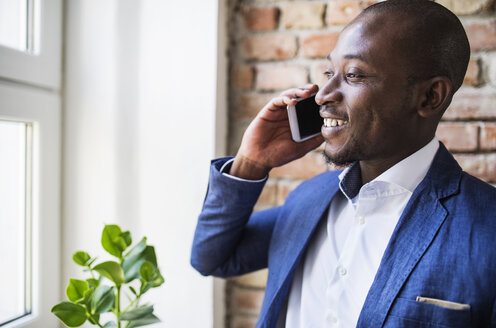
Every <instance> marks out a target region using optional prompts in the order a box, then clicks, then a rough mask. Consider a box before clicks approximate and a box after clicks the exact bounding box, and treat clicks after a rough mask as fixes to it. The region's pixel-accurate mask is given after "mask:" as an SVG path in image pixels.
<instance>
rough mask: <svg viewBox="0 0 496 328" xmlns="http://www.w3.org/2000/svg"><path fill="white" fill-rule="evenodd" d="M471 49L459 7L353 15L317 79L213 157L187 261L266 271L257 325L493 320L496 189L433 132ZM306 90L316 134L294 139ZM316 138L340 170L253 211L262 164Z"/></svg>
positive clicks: (399, 2) (300, 151)
mask: <svg viewBox="0 0 496 328" xmlns="http://www.w3.org/2000/svg"><path fill="white" fill-rule="evenodd" d="M469 56H470V51H469V44H468V40H467V37H466V34H465V32H464V30H463V27H462V25H461V23H460V22H459V20H458V18H457V17H456V16H455V15H454V14H453V13H451V12H450V11H448V10H447V9H445V8H444V7H442V6H440V5H438V4H436V3H434V2H431V1H422V0H419V1H411V0H409V1H404V0H390V1H386V2H381V3H378V4H376V5H373V6H371V7H369V8H368V9H367V10H365V11H364V12H363V13H361V14H360V15H359V16H358V17H357V18H356V19H355V20H354V21H353V22H352V23H350V24H349V25H348V26H347V27H346V28H345V29H344V30H343V32H342V33H341V35H340V38H339V40H338V43H337V45H336V47H335V49H334V50H333V51H332V53H331V54H330V55H329V69H328V70H327V71H326V74H327V76H328V78H329V80H328V82H327V83H326V84H325V86H323V87H322V89H321V90H320V91H318V88H317V86H315V85H308V86H305V87H303V88H300V89H291V90H288V91H285V92H283V93H282V95H281V96H280V97H277V98H275V99H273V100H272V101H270V102H269V103H268V104H267V105H266V106H265V107H264V108H263V109H262V110H261V111H260V113H259V114H258V115H257V117H256V118H255V119H254V120H253V122H252V123H251V124H250V126H249V127H248V129H247V131H246V132H245V135H244V137H243V140H242V144H241V146H240V149H239V151H238V154H237V155H236V157H235V158H234V160H232V159H228V158H224V159H219V160H216V161H213V163H212V167H211V178H210V183H209V189H208V192H207V196H206V199H205V203H204V207H203V210H202V213H201V215H200V218H199V222H198V226H197V230H196V233H195V240H194V244H193V251H192V257H191V262H192V265H193V266H194V267H195V268H196V269H197V270H198V271H200V272H201V273H202V274H205V275H215V276H220V277H228V276H232V275H239V274H243V273H247V272H250V271H254V270H258V269H261V268H264V267H268V268H269V276H268V281H267V288H266V293H265V298H264V303H263V306H262V310H261V314H260V318H259V322H258V325H257V326H259V327H353V326H359V327H383V326H384V327H489V326H494V327H496V307H495V306H496V305H495V304H496V303H495V300H496V238H495V236H496V214H495V213H496V190H495V188H493V187H491V186H490V185H488V184H485V183H484V182H482V181H480V180H477V179H476V178H474V177H472V176H470V175H468V174H467V173H465V172H462V170H461V169H460V167H459V166H458V164H457V163H456V161H455V160H454V159H453V157H452V156H451V155H450V154H449V153H448V151H447V150H446V148H445V147H444V146H443V145H442V144H440V143H439V142H438V141H437V140H436V138H435V131H436V128H437V125H438V123H439V121H440V119H441V116H442V115H443V113H444V111H445V110H446V108H447V107H448V105H449V104H450V102H451V99H452V97H453V94H454V93H455V91H456V90H457V89H458V88H459V87H460V85H461V84H462V81H463V77H464V74H465V71H466V68H467V64H468V60H469ZM317 91H318V93H317V95H316V101H317V103H318V104H319V105H320V106H321V110H320V114H321V116H322V117H323V123H324V125H323V127H322V136H318V137H315V138H313V139H311V140H308V141H305V142H302V143H295V142H293V141H291V137H290V135H291V134H290V131H289V127H288V123H287V114H286V106H287V105H294V104H295V103H296V101H297V100H296V99H297V98H305V97H308V96H310V95H311V94H313V93H315V92H317ZM323 140H325V150H324V153H325V156H326V157H327V158H328V159H329V161H331V162H334V163H338V164H341V165H344V164H349V166H348V167H347V169H346V170H344V171H343V172H327V173H324V174H321V175H319V176H317V177H315V178H313V179H310V180H308V181H306V182H305V183H303V184H301V185H300V186H299V187H298V188H297V189H296V190H295V191H293V192H292V193H291V194H290V195H289V196H288V198H287V199H286V202H285V204H284V205H283V206H281V207H277V208H273V209H269V210H266V211H261V212H256V213H252V210H253V206H254V204H255V202H256V200H257V198H258V196H259V195H260V192H261V190H262V188H263V184H264V182H265V180H266V177H267V174H268V173H269V171H270V169H271V168H273V167H276V166H280V165H283V164H285V163H287V162H290V161H292V160H294V159H297V158H299V157H301V156H303V155H304V154H305V153H307V152H308V151H310V150H312V149H314V148H315V147H317V146H318V145H320V144H321V143H322V141H323Z"/></svg>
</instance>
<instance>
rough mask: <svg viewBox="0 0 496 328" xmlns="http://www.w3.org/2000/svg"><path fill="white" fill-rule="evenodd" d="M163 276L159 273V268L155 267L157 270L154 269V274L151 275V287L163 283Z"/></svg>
mask: <svg viewBox="0 0 496 328" xmlns="http://www.w3.org/2000/svg"><path fill="white" fill-rule="evenodd" d="M164 281H165V280H164V277H162V274H161V273H160V270H158V269H157V271H155V275H154V277H153V280H152V287H154V288H155V287H159V286H161V285H162V284H163V283H164Z"/></svg>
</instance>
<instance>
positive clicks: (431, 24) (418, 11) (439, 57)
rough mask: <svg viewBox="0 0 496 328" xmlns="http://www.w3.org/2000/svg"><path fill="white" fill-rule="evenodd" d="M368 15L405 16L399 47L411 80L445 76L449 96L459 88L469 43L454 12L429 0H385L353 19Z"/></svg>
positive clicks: (467, 57)
mask: <svg viewBox="0 0 496 328" xmlns="http://www.w3.org/2000/svg"><path fill="white" fill-rule="evenodd" d="M369 14H374V15H375V14H379V15H386V17H387V16H390V15H395V16H399V17H401V18H404V19H403V20H402V22H404V23H405V24H404V25H403V24H402V25H403V28H404V29H405V33H402V36H401V38H402V39H401V40H400V41H401V42H399V44H398V46H400V47H403V48H404V49H403V50H404V52H405V55H406V57H407V59H408V60H409V64H410V65H411V69H412V76H411V79H412V80H417V81H418V80H424V79H429V78H431V77H435V76H445V77H447V78H448V79H449V80H450V81H451V83H452V85H453V90H452V94H451V95H453V93H455V91H456V90H458V89H459V88H460V86H461V85H462V83H463V79H464V77H465V73H466V71H467V67H468V62H469V60H470V44H469V41H468V38H467V34H466V32H465V30H464V28H463V25H462V23H461V22H460V20H459V19H458V17H457V16H456V15H455V14H454V13H452V12H451V11H450V10H448V9H447V8H445V7H443V6H442V5H440V4H438V3H435V2H433V1H429V0H388V1H384V2H379V3H376V4H374V5H372V6H370V7H368V8H367V9H365V10H364V11H363V12H362V13H361V14H360V15H359V16H358V17H357V18H356V20H360V18H362V17H364V16H367V15H369ZM387 28H392V29H394V28H398V27H397V26H389V27H387Z"/></svg>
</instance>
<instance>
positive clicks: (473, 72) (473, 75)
mask: <svg viewBox="0 0 496 328" xmlns="http://www.w3.org/2000/svg"><path fill="white" fill-rule="evenodd" d="M463 84H465V85H474V86H476V85H479V84H480V61H479V59H477V58H471V59H470V61H469V63H468V68H467V73H466V74H465V78H464V79H463Z"/></svg>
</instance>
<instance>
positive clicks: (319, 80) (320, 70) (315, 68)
mask: <svg viewBox="0 0 496 328" xmlns="http://www.w3.org/2000/svg"><path fill="white" fill-rule="evenodd" d="M328 67H329V63H328V62H327V61H319V62H316V63H313V64H312V66H311V67H310V82H311V83H314V84H317V85H318V86H319V88H322V87H323V86H324V85H325V84H326V83H327V76H326V75H325V74H324V73H325V71H326V70H327V68H328Z"/></svg>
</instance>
